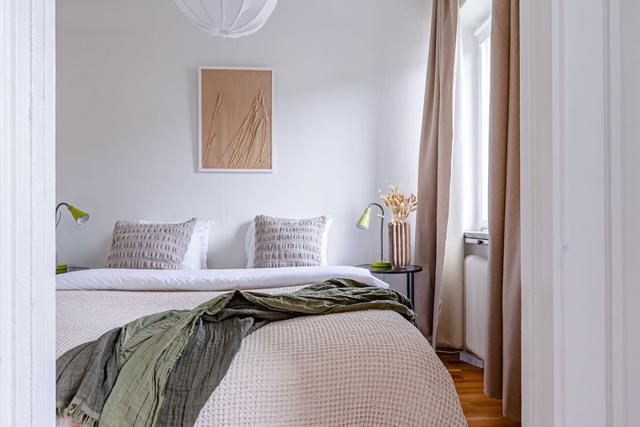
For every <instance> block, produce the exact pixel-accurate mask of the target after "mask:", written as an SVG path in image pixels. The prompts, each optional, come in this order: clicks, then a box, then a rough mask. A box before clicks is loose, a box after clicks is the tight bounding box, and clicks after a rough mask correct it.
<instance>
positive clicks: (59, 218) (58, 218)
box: [56, 202, 69, 228]
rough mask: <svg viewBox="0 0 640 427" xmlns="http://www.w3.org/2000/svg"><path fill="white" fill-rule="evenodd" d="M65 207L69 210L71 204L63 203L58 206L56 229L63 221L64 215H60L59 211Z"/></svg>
mask: <svg viewBox="0 0 640 427" xmlns="http://www.w3.org/2000/svg"><path fill="white" fill-rule="evenodd" d="M63 206H65V207H67V208H68V207H69V204H68V203H65V202H61V203H58V206H56V228H58V224H60V220H61V219H62V215H60V214H59V212H58V211H59V210H60V208H61V207H63Z"/></svg>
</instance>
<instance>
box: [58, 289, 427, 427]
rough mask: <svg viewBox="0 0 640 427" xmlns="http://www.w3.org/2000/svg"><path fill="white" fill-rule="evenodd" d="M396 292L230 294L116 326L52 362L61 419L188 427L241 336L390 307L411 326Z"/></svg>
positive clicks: (407, 310) (404, 304)
mask: <svg viewBox="0 0 640 427" xmlns="http://www.w3.org/2000/svg"><path fill="white" fill-rule="evenodd" d="M409 307H410V304H409V302H408V301H407V299H406V298H405V297H404V296H402V295H401V294H399V293H397V292H395V291H392V290H387V289H380V288H375V287H370V286H368V285H365V284H362V283H359V282H356V281H353V280H348V279H333V280H328V281H326V282H324V283H319V284H315V285H311V286H308V287H305V288H303V289H301V290H299V291H297V292H293V293H290V294H282V295H268V294H263V293H257V292H245V291H234V292H231V293H226V294H223V295H220V296H219V297H217V298H214V299H212V300H210V301H207V302H205V303H204V304H201V305H200V306H198V307H196V308H194V309H193V310H171V311H166V312H163V313H158V314H154V315H151V316H146V317H143V318H140V319H138V320H135V321H133V322H131V323H128V324H127V325H125V326H123V327H122V328H117V329H113V330H111V331H109V332H107V333H105V334H104V335H102V336H101V337H100V338H99V339H97V340H96V341H92V342H89V343H85V344H82V345H79V346H78V347H75V348H73V349H71V350H69V351H67V352H66V353H65V354H63V355H62V356H60V357H59V358H58V360H57V361H56V369H57V382H56V394H57V399H56V404H57V413H58V415H68V416H71V417H72V418H73V419H75V420H76V421H78V422H80V423H82V424H83V425H86V426H94V425H98V426H118V427H120V426H192V425H193V424H194V423H195V421H196V418H197V417H198V415H199V413H200V410H201V409H202V407H203V406H204V404H205V403H206V401H207V400H208V399H209V397H210V395H211V393H212V392H213V390H214V389H215V388H216V386H217V385H218V384H219V383H220V381H221V380H222V378H223V377H224V375H225V373H226V372H227V369H228V368H229V366H230V364H231V361H232V360H233V358H234V357H235V354H236V353H237V351H238V350H239V348H240V344H241V343H242V339H243V338H244V337H245V336H247V335H248V334H250V333H251V332H253V331H255V330H256V329H258V328H260V327H261V326H264V325H265V324H267V323H269V322H273V321H277V320H284V319H290V318H293V317H299V316H308V315H318V314H330V313H343V312H348V311H359V310H371V309H375V310H393V311H395V312H397V313H400V314H401V315H402V316H404V317H405V318H407V319H408V320H410V321H411V322H414V321H415V319H414V314H413V311H412V310H411V309H410V308H409Z"/></svg>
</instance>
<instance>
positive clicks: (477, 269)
mask: <svg viewBox="0 0 640 427" xmlns="http://www.w3.org/2000/svg"><path fill="white" fill-rule="evenodd" d="M487 281H488V276H487V260H486V258H483V257H480V256H477V255H469V256H467V257H465V259H464V319H465V320H464V323H465V325H464V326H465V347H466V348H467V349H468V350H470V351H471V352H472V353H474V354H476V355H477V356H479V357H480V358H481V359H482V360H484V356H485V342H486V337H487V325H486V324H487Z"/></svg>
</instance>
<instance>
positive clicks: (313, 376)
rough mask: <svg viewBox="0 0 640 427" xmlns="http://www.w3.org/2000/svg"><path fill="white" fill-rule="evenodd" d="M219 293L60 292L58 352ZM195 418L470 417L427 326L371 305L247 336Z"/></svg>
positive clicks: (207, 421) (388, 421) (318, 421)
mask: <svg viewBox="0 0 640 427" xmlns="http://www.w3.org/2000/svg"><path fill="white" fill-rule="evenodd" d="M290 291H291V289H288V290H287V289H279V290H272V291H271V292H272V293H282V292H290ZM217 295H219V294H218V293H208V292H193V293H182V292H181V293H165V292H113V291H112V292H98V291H89V292H86V291H71V292H58V293H57V297H58V355H60V354H62V353H64V352H65V351H66V350H68V349H70V348H72V347H74V346H75V345H77V344H81V343H83V342H87V341H90V340H94V339H96V338H98V337H99V336H100V335H101V334H102V333H104V332H107V331H108V330H110V329H113V328H114V327H118V326H121V325H122V324H124V323H127V322H129V321H131V320H134V319H136V318H138V317H140V316H143V315H148V314H153V313H157V312H159V311H164V310H168V309H191V308H194V307H195V306H197V305H199V304H200V303H203V302H205V301H207V300H209V299H211V298H212V297H215V296H217ZM65 423H70V420H68V419H67V420H60V424H65ZM196 425H199V426H212V425H434V426H437V425H442V426H449V425H452V426H457V425H465V422H464V418H463V416H462V412H461V410H460V405H459V402H458V399H457V396H456V394H455V391H454V389H453V385H452V383H451V379H450V377H449V375H448V373H447V372H446V370H445V369H444V367H443V366H442V364H441V363H440V362H439V360H438V359H437V358H436V357H435V354H434V353H433V352H432V350H431V348H430V347H429V346H428V344H427V343H426V341H425V340H424V338H422V336H421V335H420V334H419V332H418V331H417V330H416V329H415V328H414V327H413V326H412V325H411V324H410V323H409V322H407V321H406V320H405V319H403V318H402V317H401V316H400V315H399V314H397V313H395V312H391V311H386V310H385V311H378V310H367V311H362V312H349V313H340V314H331V315H324V316H311V317H304V318H296V319H291V320H285V321H280V322H276V323H271V324H269V325H267V326H265V327H264V328H262V329H260V330H258V331H256V332H255V333H253V334H252V335H250V336H248V337H247V338H246V339H245V340H244V342H243V343H242V346H241V348H240V350H239V352H238V354H237V355H236V358H235V359H234V360H233V362H232V364H231V366H230V367H229V370H228V372H227V374H226V376H225V377H224V379H223V380H222V382H221V383H220V384H219V385H218V387H217V388H216V390H215V391H214V392H213V394H212V395H211V397H210V398H209V400H208V401H207V403H206V404H205V406H204V408H203V410H202V411H201V412H200V416H199V417H198V420H197V422H196Z"/></svg>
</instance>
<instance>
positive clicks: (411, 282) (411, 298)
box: [407, 273, 415, 309]
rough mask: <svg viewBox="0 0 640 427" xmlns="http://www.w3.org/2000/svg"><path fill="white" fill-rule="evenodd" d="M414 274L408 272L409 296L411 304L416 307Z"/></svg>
mask: <svg viewBox="0 0 640 427" xmlns="http://www.w3.org/2000/svg"><path fill="white" fill-rule="evenodd" d="M413 285H414V275H413V273H409V274H407V296H408V297H409V301H411V306H412V307H413V308H414V309H415V303H414V301H413V292H414V287H413Z"/></svg>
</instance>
